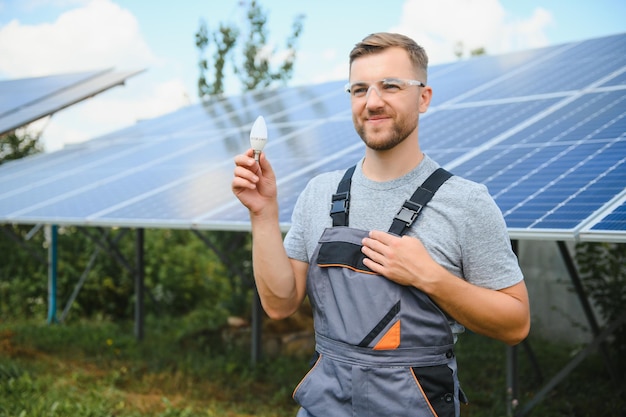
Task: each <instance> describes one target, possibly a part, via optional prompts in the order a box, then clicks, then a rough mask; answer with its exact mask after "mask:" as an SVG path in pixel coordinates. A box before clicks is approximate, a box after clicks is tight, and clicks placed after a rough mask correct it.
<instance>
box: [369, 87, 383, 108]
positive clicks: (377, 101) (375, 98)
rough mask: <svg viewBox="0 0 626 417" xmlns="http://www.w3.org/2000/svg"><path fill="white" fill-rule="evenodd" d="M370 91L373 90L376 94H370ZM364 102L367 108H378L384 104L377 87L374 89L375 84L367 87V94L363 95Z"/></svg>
mask: <svg viewBox="0 0 626 417" xmlns="http://www.w3.org/2000/svg"><path fill="white" fill-rule="evenodd" d="M372 90H374V91H375V92H376V94H371V93H372ZM365 100H366V106H367V107H368V108H373V107H380V106H382V105H383V104H384V101H383V96H382V94H381V93H380V90H379V89H378V87H376V84H372V85H370V86H369V88H368V89H367V93H366V94H365Z"/></svg>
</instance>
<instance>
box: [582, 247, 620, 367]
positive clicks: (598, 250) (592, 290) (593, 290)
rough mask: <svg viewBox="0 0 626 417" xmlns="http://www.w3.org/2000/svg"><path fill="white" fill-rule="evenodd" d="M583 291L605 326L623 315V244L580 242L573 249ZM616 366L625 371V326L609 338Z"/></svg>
mask: <svg viewBox="0 0 626 417" xmlns="http://www.w3.org/2000/svg"><path fill="white" fill-rule="evenodd" d="M576 261H577V263H578V266H579V269H580V275H581V281H582V284H583V287H584V289H585V291H586V292H587V294H589V296H590V298H591V299H592V300H593V302H594V304H595V306H596V307H597V308H598V311H599V312H600V315H601V316H602V318H603V319H604V321H605V322H606V323H612V322H614V321H615V320H617V319H618V318H620V317H621V316H622V315H623V314H624V311H625V310H624V306H626V244H623V243H595V242H584V243H579V244H577V245H576ZM609 341H610V346H611V347H612V350H613V351H614V352H615V355H614V359H615V360H616V361H617V362H616V365H617V366H619V368H620V369H621V370H626V359H625V358H626V324H623V325H621V326H619V327H618V328H617V329H616V330H615V331H614V332H613V336H612V337H611V338H609Z"/></svg>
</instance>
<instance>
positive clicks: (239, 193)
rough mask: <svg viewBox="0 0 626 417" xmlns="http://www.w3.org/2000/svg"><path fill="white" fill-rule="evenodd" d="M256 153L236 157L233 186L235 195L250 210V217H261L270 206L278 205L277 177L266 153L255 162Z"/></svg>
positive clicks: (251, 152)
mask: <svg viewBox="0 0 626 417" xmlns="http://www.w3.org/2000/svg"><path fill="white" fill-rule="evenodd" d="M253 155H254V152H253V151H252V149H249V150H248V151H247V152H246V153H245V154H240V155H237V156H235V172H234V178H233V182H232V185H231V188H232V190H233V194H235V196H236V197H237V198H238V199H239V201H241V203H242V204H243V205H244V206H246V207H247V208H248V210H249V211H250V215H251V216H253V215H261V214H262V212H263V211H264V210H265V209H266V208H267V207H268V206H275V205H276V204H277V201H276V196H277V191H276V177H275V176H274V170H273V169H272V166H271V165H270V163H269V161H268V160H267V159H266V158H265V153H264V152H263V153H261V155H260V158H259V162H257V161H255V160H254V156H253Z"/></svg>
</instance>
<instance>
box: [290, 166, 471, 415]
mask: <svg viewBox="0 0 626 417" xmlns="http://www.w3.org/2000/svg"><path fill="white" fill-rule="evenodd" d="M353 172H354V167H353V168H351V169H349V170H348V171H347V172H346V174H345V176H344V178H343V179H342V181H341V182H340V184H339V186H338V189H337V194H334V195H333V201H332V206H331V216H332V217H333V227H332V228H327V229H325V231H324V233H323V234H322V236H321V238H320V240H319V243H318V245H317V247H316V249H315V252H314V254H313V258H312V261H311V263H310V266H309V271H308V278H307V294H308V296H309V299H310V301H311V305H312V307H313V318H314V323H315V337H316V353H317V360H316V362H315V364H314V365H313V367H312V368H311V370H310V371H309V372H308V373H307V375H306V376H305V377H304V379H303V380H302V381H301V382H300V384H299V385H298V386H297V387H296V389H295V390H294V394H293V397H294V399H295V400H296V402H298V404H300V405H301V407H302V408H301V409H300V410H299V412H298V415H297V416H298V417H335V416H336V417H348V416H354V417H405V416H406V417H408V416H412V417H433V416H435V417H455V416H458V415H459V414H460V400H459V397H461V396H462V395H463V394H462V393H461V390H460V387H459V382H458V378H457V366H456V358H455V355H454V350H453V348H454V339H453V334H452V330H451V329H450V325H449V322H448V318H447V317H446V315H445V314H444V313H443V312H442V311H441V310H440V309H439V307H437V305H435V303H434V302H433V301H432V300H431V299H430V298H429V297H428V296H427V295H426V294H424V293H423V292H421V291H419V290H417V289H416V288H413V287H406V286H401V285H398V284H396V283H394V282H393V281H390V280H388V279H386V278H385V277H383V276H380V275H377V274H376V273H374V272H373V271H371V270H370V269H369V268H367V267H366V266H365V265H363V258H364V255H363V254H362V253H361V241H362V239H363V238H364V237H366V236H367V235H368V231H365V230H358V229H353V228H350V227H348V226H347V224H348V208H349V190H350V180H351V177H352V173H353ZM450 176H451V174H450V173H448V172H447V171H445V170H443V169H441V168H440V169H439V170H437V171H435V172H434V173H433V175H431V176H430V177H429V178H428V179H427V180H426V181H425V182H424V184H422V185H421V186H420V187H419V188H418V189H417V190H416V192H415V193H414V194H413V196H412V197H411V198H410V199H409V200H407V201H406V202H405V203H404V205H403V207H402V208H401V209H400V211H399V212H398V214H397V215H396V216H395V218H394V221H393V224H392V226H391V228H390V230H389V231H390V233H394V234H397V235H403V234H404V233H405V232H406V230H408V228H409V227H411V225H412V223H413V222H414V221H415V220H416V219H417V217H418V216H419V213H420V211H421V210H422V209H423V207H424V206H425V205H426V204H427V203H428V201H429V200H430V198H432V196H433V194H434V193H435V191H436V190H437V189H438V188H439V186H440V185H441V184H442V183H443V182H445V181H446V180H447V179H448V178H449V177H450Z"/></svg>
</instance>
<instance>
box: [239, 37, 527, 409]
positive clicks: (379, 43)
mask: <svg viewBox="0 0 626 417" xmlns="http://www.w3.org/2000/svg"><path fill="white" fill-rule="evenodd" d="M427 61H428V59H427V56H426V54H425V52H424V50H423V48H421V47H420V46H418V45H417V44H416V43H415V42H414V41H413V40H412V39H410V38H407V37H405V36H402V35H399V34H390V33H377V34H372V35H370V36H368V37H366V38H365V39H363V41H361V42H360V43H358V44H357V45H356V46H355V48H354V49H353V50H352V52H351V53H350V82H349V84H348V85H347V88H346V91H348V93H349V94H350V96H351V105H352V118H353V122H354V126H355V129H356V131H357V132H358V134H359V136H360V137H361V139H362V140H363V141H364V143H365V145H366V150H365V155H364V157H363V158H362V159H361V161H360V162H359V163H358V164H357V166H356V168H355V170H354V172H353V173H348V174H345V176H344V171H339V172H330V173H326V174H322V175H320V176H318V177H316V178H314V179H313V180H312V181H311V182H310V183H309V184H308V185H307V187H306V189H305V190H304V191H303V192H302V194H301V195H300V197H299V199H298V202H297V203H296V206H295V208H294V213H293V217H292V227H291V229H290V230H289V232H288V233H287V235H286V237H285V241H284V242H283V241H282V237H281V232H280V230H279V223H278V212H279V210H278V203H277V194H276V178H275V177H274V173H273V171H272V167H271V165H270V163H269V161H268V160H267V159H266V158H265V155H262V156H261V159H260V161H259V162H258V163H257V162H255V160H254V158H253V157H252V151H251V150H249V151H248V152H247V153H246V154H243V155H238V156H237V157H235V164H236V167H235V176H234V179H233V182H232V189H233V192H234V194H235V195H236V196H237V197H238V198H239V200H240V201H241V202H242V203H243V204H244V205H245V206H246V207H247V208H248V209H249V212H250V220H251V224H252V236H253V264H254V275H255V281H256V285H257V288H258V291H259V295H260V298H261V302H262V305H263V308H264V309H265V311H266V312H267V314H268V315H269V316H270V317H272V318H275V319H280V318H285V317H287V316H289V315H291V314H292V313H293V312H295V311H296V309H298V307H299V306H300V304H301V303H302V301H303V299H304V297H305V296H306V295H307V294H308V296H309V298H310V300H311V304H312V307H313V312H314V323H315V332H316V351H317V353H318V357H317V362H316V364H315V366H314V367H313V368H312V370H311V371H310V372H309V373H308V374H307V376H306V377H305V378H304V379H303V381H302V382H301V383H300V385H298V387H297V388H296V390H295V392H294V399H295V400H296V401H297V402H298V403H299V404H300V405H301V407H302V408H301V409H300V411H299V413H298V416H319V417H321V416H324V417H330V416H353V415H355V416H359V417H361V416H377V417H380V416H394V417H398V416H433V415H436V416H439V417H442V416H458V415H459V413H460V411H459V410H460V402H461V401H464V395H463V393H462V391H461V389H460V387H459V383H458V378H457V369H456V360H455V357H454V350H453V346H454V342H455V341H456V337H457V335H458V333H460V332H462V331H463V328H464V327H467V328H469V329H471V330H472V331H474V332H477V333H480V334H483V335H486V336H489V337H492V338H495V339H498V340H501V341H503V342H505V343H507V344H510V345H514V344H517V343H519V342H520V341H522V340H523V339H524V338H525V337H526V336H527V334H528V331H529V327H530V313H529V303H528V295H527V291H526V287H525V284H524V281H523V276H522V273H521V271H520V269H519V266H518V263H517V258H516V257H515V255H514V253H513V252H512V250H511V246H510V241H509V238H508V235H507V231H506V225H505V223H504V219H503V217H502V214H501V212H500V210H499V209H498V207H497V206H496V204H495V202H494V201H493V199H492V198H491V197H490V196H489V194H488V192H487V189H486V187H484V186H482V185H479V184H476V183H474V182H471V181H468V180H465V179H462V178H459V177H457V176H452V177H449V178H448V175H446V172H445V171H441V170H438V168H439V166H438V165H437V163H436V162H435V161H433V160H432V159H430V158H429V157H428V156H427V155H425V154H423V153H422V151H421V150H420V145H419V138H418V127H419V115H420V113H424V112H426V110H427V109H428V106H429V104H430V100H431V97H432V94H433V93H432V89H431V87H429V86H427V85H426V82H427V78H426V77H427V63H428V62H427ZM435 171H437V174H436V175H435V176H434V177H438V180H432V179H431V180H430V182H427V183H424V182H425V180H426V179H427V178H428V177H429V176H430V175H431V174H433V173H434V172H435ZM442 175H443V176H442ZM433 181H434V182H435V183H437V184H436V185H434V186H432V182H433ZM340 183H342V184H343V185H341V186H340V185H339V184H340ZM420 184H422V187H421V188H420V190H418V192H416V193H415V194H416V195H417V194H420V195H421V197H420V198H422V197H423V196H427V198H426V200H425V201H421V202H420V203H419V204H411V203H409V202H407V203H405V201H406V200H408V199H410V198H411V196H412V194H413V193H414V191H416V188H418V186H420ZM425 190H427V191H425ZM346 191H349V192H346ZM429 198H430V201H428V199H429ZM331 204H332V205H331ZM403 204H404V206H403ZM401 207H404V208H402V209H400V208H401ZM344 209H345V210H344ZM331 212H332V214H331ZM418 216H419V217H418ZM394 218H396V220H394ZM415 218H417V220H415V221H414V224H410V223H411V221H412V220H414V219H415ZM396 223H397V224H399V225H400V228H399V229H398V228H396V226H397V225H396ZM390 225H391V229H390ZM333 226H334V227H333ZM399 230H400V231H399Z"/></svg>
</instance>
